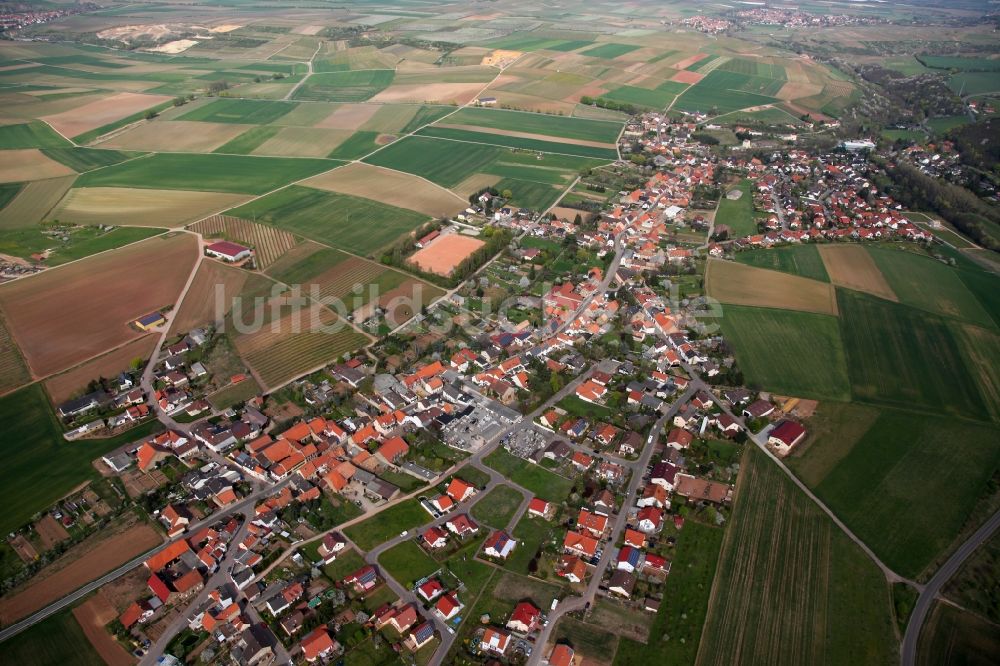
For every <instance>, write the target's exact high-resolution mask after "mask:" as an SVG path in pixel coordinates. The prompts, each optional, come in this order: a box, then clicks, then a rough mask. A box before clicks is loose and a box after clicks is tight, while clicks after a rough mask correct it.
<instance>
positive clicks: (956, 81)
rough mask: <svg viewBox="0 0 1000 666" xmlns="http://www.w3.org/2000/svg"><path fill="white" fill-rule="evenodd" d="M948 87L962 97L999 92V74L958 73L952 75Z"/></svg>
mask: <svg viewBox="0 0 1000 666" xmlns="http://www.w3.org/2000/svg"><path fill="white" fill-rule="evenodd" d="M948 86H949V87H950V88H951V89H952V90H954V91H955V92H956V93H957V92H961V93H962V94H963V95H982V94H986V93H995V92H996V91H997V90H1000V72H959V73H958V74H954V75H952V77H951V79H950V80H949V81H948Z"/></svg>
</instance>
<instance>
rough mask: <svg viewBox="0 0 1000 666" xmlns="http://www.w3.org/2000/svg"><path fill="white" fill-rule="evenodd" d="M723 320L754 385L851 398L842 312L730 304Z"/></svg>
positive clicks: (791, 392) (807, 394)
mask: <svg viewBox="0 0 1000 666" xmlns="http://www.w3.org/2000/svg"><path fill="white" fill-rule="evenodd" d="M720 323H721V326H722V332H723V334H724V335H725V336H726V340H727V341H728V342H729V343H730V344H731V345H732V346H733V349H734V350H735V352H736V360H737V361H738V363H739V367H740V369H741V370H742V371H743V377H744V380H745V381H746V382H747V383H748V384H749V385H751V386H760V387H761V388H763V389H765V390H769V391H776V392H778V393H781V394H783V395H792V396H799V397H803V398H827V399H831V400H847V399H849V398H850V395H851V389H850V384H849V382H848V372H847V365H846V363H845V355H844V347H843V344H842V343H841V338H840V331H839V329H838V323H837V318H836V317H831V316H829V315H821V314H812V313H808V312H793V311H790V310H774V309H771V308H756V307H748V306H741V305H726V306H724V308H723V311H722V319H721V321H720Z"/></svg>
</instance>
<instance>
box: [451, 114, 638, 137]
mask: <svg viewBox="0 0 1000 666" xmlns="http://www.w3.org/2000/svg"><path fill="white" fill-rule="evenodd" d="M447 122H448V123H449V124H454V125H475V126H477V127H483V128H490V129H497V130H511V131H516V132H527V133H529V134H537V135H540V136H544V137H548V138H549V139H551V140H558V138H563V139H578V140H581V141H595V142H598V143H612V144H613V143H615V142H616V141H617V140H618V133H619V132H621V129H622V125H623V123H621V122H614V121H605V120H586V119H582V118H565V117H562V116H549V115H545V114H542V113H526V112H524V111H503V110H498V109H477V108H465V109H460V110H459V111H458V112H456V113H454V114H452V115H450V116H448V118H447ZM554 137H557V138H554Z"/></svg>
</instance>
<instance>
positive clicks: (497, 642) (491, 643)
mask: <svg viewBox="0 0 1000 666" xmlns="http://www.w3.org/2000/svg"><path fill="white" fill-rule="evenodd" d="M508 645H510V634H508V633H507V632H506V631H500V630H499V629H494V628H493V627H486V631H485V632H484V633H483V638H482V640H481V641H480V642H479V649H480V650H482V651H483V652H486V653H488V654H497V655H500V656H503V655H504V653H505V652H507V647H508Z"/></svg>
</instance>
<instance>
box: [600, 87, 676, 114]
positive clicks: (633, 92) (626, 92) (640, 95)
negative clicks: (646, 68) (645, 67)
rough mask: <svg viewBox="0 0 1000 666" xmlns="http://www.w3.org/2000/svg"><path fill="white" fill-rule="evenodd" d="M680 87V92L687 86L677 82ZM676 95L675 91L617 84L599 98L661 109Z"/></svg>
mask: <svg viewBox="0 0 1000 666" xmlns="http://www.w3.org/2000/svg"><path fill="white" fill-rule="evenodd" d="M677 85H679V86H680V87H681V92H682V91H683V90H684V89H686V88H687V86H686V85H684V84H682V83H681V84H677ZM676 96H677V93H676V92H670V91H668V90H659V89H656V90H650V89H649V88H637V87H635V86H619V87H618V88H615V89H613V90H609V91H608V92H606V93H604V94H603V95H601V99H609V100H612V101H614V102H622V103H625V104H633V105H635V106H641V107H646V108H649V109H657V110H660V109H663V108H665V107H666V106H667V104H670V102H671V101H672V100H673V99H674V97H676Z"/></svg>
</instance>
